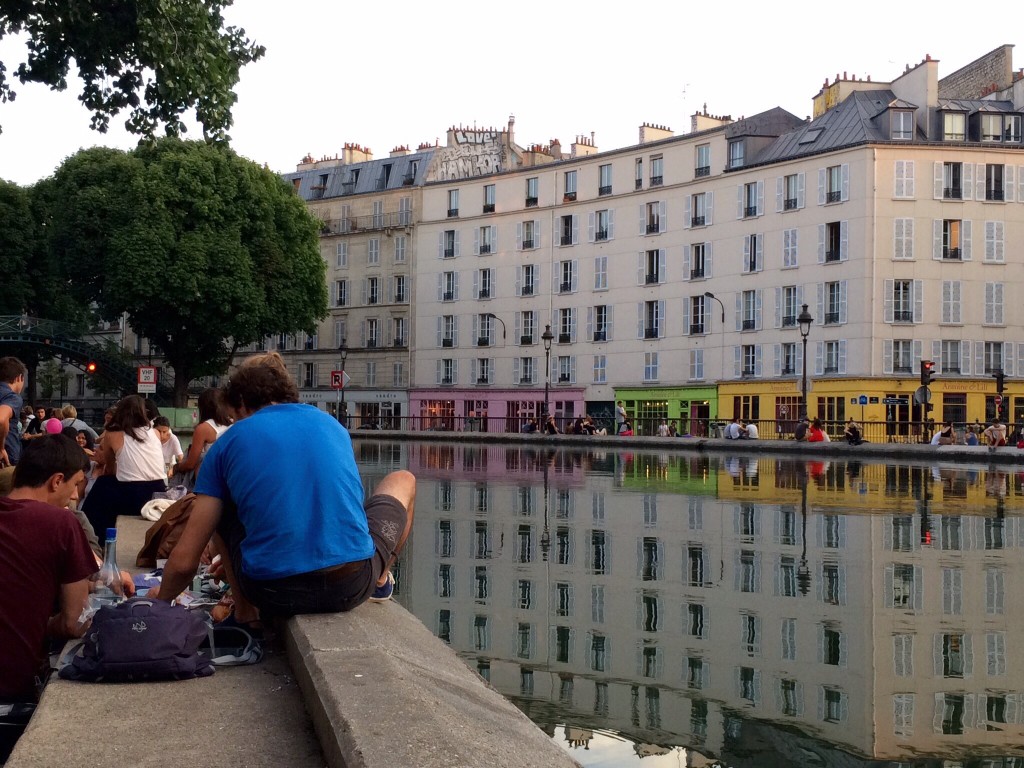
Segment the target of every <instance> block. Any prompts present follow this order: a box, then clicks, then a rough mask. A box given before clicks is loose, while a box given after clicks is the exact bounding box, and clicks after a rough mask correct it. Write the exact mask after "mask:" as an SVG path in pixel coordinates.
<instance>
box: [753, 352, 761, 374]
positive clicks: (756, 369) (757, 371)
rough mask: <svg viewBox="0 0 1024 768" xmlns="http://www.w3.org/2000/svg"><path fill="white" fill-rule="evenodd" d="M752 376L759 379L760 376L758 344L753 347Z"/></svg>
mask: <svg viewBox="0 0 1024 768" xmlns="http://www.w3.org/2000/svg"><path fill="white" fill-rule="evenodd" d="M754 375H755V376H758V377H760V375H761V345H760V344H758V345H757V346H755V347H754Z"/></svg>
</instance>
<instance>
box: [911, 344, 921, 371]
mask: <svg viewBox="0 0 1024 768" xmlns="http://www.w3.org/2000/svg"><path fill="white" fill-rule="evenodd" d="M910 348H911V355H912V356H913V359H914V363H913V366H914V370H920V369H921V359H922V358H923V357H924V350H923V349H922V348H921V340H920V339H914V340H913V341H912V342H911V344H910Z"/></svg>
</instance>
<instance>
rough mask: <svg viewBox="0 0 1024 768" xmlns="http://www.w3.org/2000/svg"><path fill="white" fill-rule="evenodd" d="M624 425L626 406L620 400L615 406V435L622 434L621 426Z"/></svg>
mask: <svg viewBox="0 0 1024 768" xmlns="http://www.w3.org/2000/svg"><path fill="white" fill-rule="evenodd" d="M625 423H626V406H625V405H624V404H623V402H622V401H621V400H619V402H617V403H616V404H615V434H619V433H621V432H622V425H623V424H625Z"/></svg>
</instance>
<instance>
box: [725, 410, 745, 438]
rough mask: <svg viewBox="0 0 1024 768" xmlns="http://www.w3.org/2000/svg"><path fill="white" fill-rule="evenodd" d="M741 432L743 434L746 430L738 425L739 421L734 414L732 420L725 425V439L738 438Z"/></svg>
mask: <svg viewBox="0 0 1024 768" xmlns="http://www.w3.org/2000/svg"><path fill="white" fill-rule="evenodd" d="M741 432H743V433H744V434H745V433H746V430H744V429H743V428H742V427H741V426H740V423H739V421H738V420H737V418H736V417H735V416H733V417H732V421H730V422H729V423H728V424H727V425H726V427H725V439H726V440H739V439H740V433H741Z"/></svg>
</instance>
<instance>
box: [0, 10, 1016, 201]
mask: <svg viewBox="0 0 1024 768" xmlns="http://www.w3.org/2000/svg"><path fill="white" fill-rule="evenodd" d="M1013 8H1017V10H1013ZM1022 8H1024V6H1015V5H1013V4H1011V5H1008V6H1005V7H1004V8H1003V11H1002V15H1001V16H1000V22H999V23H998V24H994V23H985V24H980V25H979V26H978V28H979V29H980V30H981V31H982V33H983V34H974V35H969V34H965V30H964V25H965V24H969V20H968V19H966V18H963V19H961V21H962V22H963V23H954V22H953V21H952V19H951V18H950V17H949V16H948V15H947V14H945V13H940V12H938V11H940V10H941V9H940V8H939V7H938V6H935V7H934V8H933V9H932V11H934V12H927V11H922V10H921V7H920V6H917V5H914V4H893V3H891V2H888V3H882V2H878V0H866V1H865V2H861V3H851V4H846V5H843V6H842V7H838V6H835V5H831V6H830V5H827V4H826V5H822V4H821V3H820V2H809V1H808V0H796V1H791V2H788V3H759V4H757V5H754V4H748V3H733V4H731V5H726V6H707V5H704V6H700V7H699V9H698V7H697V6H694V5H692V4H690V3H684V2H680V0H648V1H647V2H645V3H636V4H634V3H611V2H607V0H605V1H604V2H591V3H579V2H573V3H565V2H559V1H558V0H554V1H553V2H552V1H551V0H549V1H548V2H538V1H537V0H524V1H523V2H519V3H514V4H499V3H491V4H484V3H468V2H466V3H451V4H447V3H424V2H415V3H414V2H409V1H408V0H391V2H376V3H360V4H352V3H345V2H338V1H337V0H291V2H289V3H280V2H278V1H277V0H236V2H235V5H234V6H232V7H231V8H229V9H228V11H227V16H228V21H229V23H231V24H235V25H238V26H241V27H244V28H245V30H246V32H247V33H248V34H249V36H250V37H251V38H253V39H255V40H256V41H258V42H259V43H262V44H263V45H265V46H266V48H267V54H266V56H265V57H264V58H263V59H262V60H260V61H258V62H256V63H255V64H250V65H249V66H247V67H245V68H244V69H243V70H242V79H241V83H240V84H239V86H238V95H239V102H238V104H237V105H236V107H235V110H234V116H235V125H234V127H233V128H232V130H231V132H230V133H231V136H232V139H233V146H234V148H235V150H236V151H238V152H239V153H240V154H242V155H245V156H247V157H250V158H252V159H253V160H255V161H257V162H259V163H266V164H267V165H269V166H270V167H271V168H272V169H274V170H275V171H280V172H286V171H292V170H294V169H295V164H296V163H297V162H298V161H299V160H300V159H301V158H302V157H303V155H305V154H306V153H311V154H312V155H314V156H315V157H317V158H319V157H321V156H324V155H335V154H337V153H338V152H339V151H340V149H341V146H342V145H343V144H344V143H345V142H352V143H358V144H362V145H363V146H364V147H370V148H371V149H372V150H373V152H374V156H375V157H385V156H387V154H388V152H389V151H390V150H391V149H392V148H393V147H395V146H396V145H399V144H406V145H409V146H410V148H412V149H415V148H416V146H417V145H418V144H420V143H421V142H430V143H433V142H434V140H435V139H437V140H439V141H440V142H441V143H444V141H445V133H446V131H447V129H448V127H449V126H451V125H459V124H462V125H467V126H472V125H474V124H475V125H476V126H478V127H483V128H490V127H496V128H499V127H502V126H504V125H505V124H506V123H507V121H508V117H509V115H510V114H514V115H515V117H516V134H515V135H516V141H517V142H518V143H519V144H520V145H524V146H525V145H528V144H532V143H547V142H548V141H549V140H550V139H552V138H558V139H560V140H561V141H562V143H563V145H568V144H570V143H571V142H572V141H573V140H574V138H575V137H576V136H577V135H585V136H588V137H589V136H590V133H591V131H593V132H594V134H595V139H596V144H597V146H598V147H599V148H600V149H602V150H608V149H615V148H617V147H623V146H629V145H632V144H636V143H637V140H638V134H637V131H638V127H639V125H640V124H641V123H643V122H645V121H646V122H649V123H655V124H660V125H667V126H669V127H670V128H672V129H674V130H675V131H676V132H677V133H683V132H685V131H686V130H688V129H689V115H691V114H692V113H693V112H694V111H697V110H699V109H701V108H702V106H703V105H704V103H707V107H708V111H709V112H711V113H712V114H718V115H722V114H728V115H732V116H733V117H740V116H749V115H753V114H756V113H758V112H761V111H763V110H765V109H770V108H771V107H775V106H781V107H783V108H784V109H788V110H789V111H790V112H793V113H794V114H796V115H798V116H800V117H804V116H806V115H809V114H810V113H811V100H812V98H813V96H814V94H815V93H817V92H818V90H819V89H820V88H821V85H822V83H823V82H824V80H825V79H826V78H828V79H830V80H831V79H833V78H835V76H836V74H837V73H838V74H842V73H843V72H846V73H847V74H849V75H850V76H853V75H854V74H856V75H857V76H858V77H864V76H866V75H871V76H872V79H873V80H882V81H887V80H891V79H893V78H895V77H896V76H898V75H899V74H900V73H902V72H903V70H904V67H905V66H906V65H907V64H911V65H914V64H916V63H918V62H919V61H921V60H922V59H923V58H924V57H925V54H931V56H932V57H933V58H936V59H939V60H940V64H939V73H940V77H942V76H944V75H947V74H950V73H951V72H954V71H955V70H956V69H958V68H960V67H962V66H963V65H964V64H967V63H969V62H970V61H973V60H974V59H976V58H978V57H979V56H981V55H982V54H984V53H987V52H988V51H990V50H992V49H993V48H996V47H998V46H999V45H1002V44H1004V43H1013V42H1014V40H1013V39H1010V38H1009V37H1008V34H1007V36H1005V37H1004V36H1001V35H1003V33H1000V32H999V31H998V28H1000V27H1006V28H1007V30H1013V29H1019V28H1020V23H1019V22H1020V21H1022V20H1024V10H1022ZM830 14H831V15H832V18H829V16H830ZM1014 16H1016V17H1017V18H1016V19H1013V18H1011V17H1014ZM1013 22H1017V23H1013ZM22 52H23V45H21V44H19V43H18V42H16V41H6V42H4V43H3V44H0V60H2V61H4V62H5V63H6V64H7V66H8V70H9V71H10V70H13V69H14V68H15V65H16V61H20V59H16V57H17V56H20V55H22ZM1015 52H1016V51H1015ZM1016 53H1018V56H1017V60H1016V65H1017V66H1018V67H1020V66H1024V52H1016ZM78 93H79V90H78V89H77V88H76V87H74V86H72V87H70V88H69V90H68V91H66V92H65V93H63V94H58V93H53V92H50V91H49V90H47V89H46V88H44V87H42V86H38V85H24V86H20V87H18V97H17V101H15V102H13V103H7V104H0V125H2V127H3V133H2V134H0V177H2V178H6V179H8V180H11V181H15V182H17V183H19V184H31V183H33V182H35V181H36V180H38V179H40V178H43V177H45V176H49V175H50V174H52V173H53V172H54V170H55V169H56V167H57V166H58V165H59V164H60V162H61V161H62V160H63V159H64V158H65V157H67V156H69V155H71V154H74V153H75V152H76V151H77V150H78V149H80V148H82V147H88V146H93V145H96V144H101V145H107V146H116V147H122V148H126V149H127V148H130V147H131V146H133V144H134V143H135V141H136V139H134V138H133V137H131V136H130V135H128V134H126V133H125V132H124V131H123V130H122V129H120V126H121V125H122V124H123V122H124V119H123V118H114V119H113V120H112V121H111V122H112V129H111V131H110V133H108V134H99V133H96V132H94V131H91V130H90V129H89V114H88V113H87V112H86V110H85V109H84V108H83V107H82V106H81V104H80V103H79V102H78V101H77V98H76V97H77V95H78ZM193 135H194V136H196V137H198V136H199V135H200V133H199V132H198V131H196V132H194V133H193Z"/></svg>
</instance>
